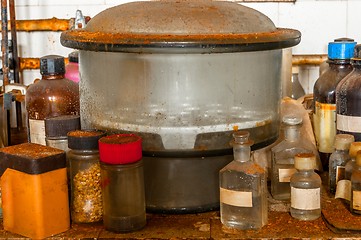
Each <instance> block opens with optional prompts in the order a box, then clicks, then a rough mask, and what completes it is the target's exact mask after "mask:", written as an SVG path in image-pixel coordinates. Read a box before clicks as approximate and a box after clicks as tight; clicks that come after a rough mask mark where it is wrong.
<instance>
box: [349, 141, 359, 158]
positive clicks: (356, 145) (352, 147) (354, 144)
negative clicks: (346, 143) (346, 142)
mask: <svg viewBox="0 0 361 240" xmlns="http://www.w3.org/2000/svg"><path fill="white" fill-rule="evenodd" d="M360 150H361V142H352V143H351V145H350V150H349V154H350V157H351V158H356V155H357V152H358V151H360Z"/></svg>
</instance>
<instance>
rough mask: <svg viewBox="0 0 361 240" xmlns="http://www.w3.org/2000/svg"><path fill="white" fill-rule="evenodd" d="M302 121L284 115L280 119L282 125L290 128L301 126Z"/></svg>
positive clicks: (294, 116) (293, 116) (296, 117)
mask: <svg viewBox="0 0 361 240" xmlns="http://www.w3.org/2000/svg"><path fill="white" fill-rule="evenodd" d="M302 121H303V120H302V118H301V117H298V116H296V115H285V116H283V118H282V122H283V123H285V124H287V125H291V126H293V125H299V124H302Z"/></svg>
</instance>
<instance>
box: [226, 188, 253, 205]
mask: <svg viewBox="0 0 361 240" xmlns="http://www.w3.org/2000/svg"><path fill="white" fill-rule="evenodd" d="M220 202H221V203H225V204H228V205H231V206H236V207H252V206H253V204H252V192H241V191H234V190H229V189H225V188H220Z"/></svg>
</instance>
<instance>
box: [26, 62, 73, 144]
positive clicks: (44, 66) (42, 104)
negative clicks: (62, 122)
mask: <svg viewBox="0 0 361 240" xmlns="http://www.w3.org/2000/svg"><path fill="white" fill-rule="evenodd" d="M40 73H41V75H42V79H41V80H40V81H38V82H36V83H34V84H31V85H30V86H29V88H28V90H27V92H26V96H25V103H26V110H27V114H28V120H29V130H28V132H29V137H30V142H32V143H38V144H43V145H46V143H45V122H44V119H45V118H46V117H56V116H60V115H76V114H79V86H78V84H76V83H75V82H73V81H70V80H69V79H66V78H64V74H65V63H64V57H62V56H57V55H48V56H44V57H42V58H40Z"/></svg>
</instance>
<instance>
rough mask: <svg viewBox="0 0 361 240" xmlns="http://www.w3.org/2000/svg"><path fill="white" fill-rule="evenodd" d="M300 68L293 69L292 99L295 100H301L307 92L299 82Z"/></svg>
mask: <svg viewBox="0 0 361 240" xmlns="http://www.w3.org/2000/svg"><path fill="white" fill-rule="evenodd" d="M298 74H299V67H298V66H294V67H292V77H291V95H290V97H291V98H293V99H299V98H300V97H302V96H304V95H305V90H304V89H303V87H302V85H301V83H300V81H299V77H298Z"/></svg>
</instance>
